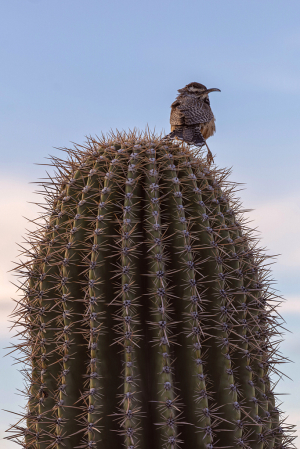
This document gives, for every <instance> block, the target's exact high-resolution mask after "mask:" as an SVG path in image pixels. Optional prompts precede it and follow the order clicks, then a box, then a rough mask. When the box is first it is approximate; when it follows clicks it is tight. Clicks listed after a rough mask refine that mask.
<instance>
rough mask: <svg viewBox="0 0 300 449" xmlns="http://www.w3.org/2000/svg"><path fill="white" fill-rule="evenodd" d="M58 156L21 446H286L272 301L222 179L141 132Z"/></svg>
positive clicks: (26, 330)
mask: <svg viewBox="0 0 300 449" xmlns="http://www.w3.org/2000/svg"><path fill="white" fill-rule="evenodd" d="M65 151H67V155H68V159H67V160H66V161H64V160H61V159H58V158H53V159H52V164H53V165H54V166H55V167H56V177H55V178H50V179H49V181H48V182H45V183H44V184H43V185H44V189H45V194H44V196H45V200H46V206H45V214H44V217H43V218H44V220H43V221H42V222H41V224H40V227H39V229H38V230H37V231H35V232H33V233H32V234H31V235H30V238H29V242H30V249H29V250H28V253H27V255H29V258H27V259H26V261H25V262H22V263H21V264H20V265H19V266H18V267H17V269H16V271H17V272H18V273H19V274H20V275H21V276H22V277H24V276H25V282H24V280H23V281H22V285H21V288H22V290H23V292H24V296H23V297H22V299H21V300H20V301H18V302H17V308H16V310H15V312H14V315H15V317H16V323H17V324H19V325H22V328H21V329H22V330H21V332H20V334H19V338H21V341H20V340H19V342H18V343H17V344H16V345H15V349H16V350H18V351H21V352H22V353H23V358H22V361H23V363H24V364H25V367H24V371H23V372H24V374H25V378H26V392H25V393H26V395H27V396H28V404H27V409H26V412H25V414H24V416H23V418H22V420H21V421H19V422H18V423H17V424H16V425H14V426H12V428H11V431H12V435H11V436H9V437H8V438H10V439H13V440H14V441H16V442H19V443H20V444H21V445H22V446H23V447H25V448H28V449H29V448H30V449H35V448H38V449H46V448H47V449H48V448H53V447H56V448H58V449H65V448H67V449H71V448H97V449H112V448H114V449H115V448H116V449H117V448H121V447H125V448H127V449H135V448H138V447H139V448H141V449H150V448H151V449H161V448H166V449H175V448H177V447H183V448H184V447H185V448H195V449H196V448H197V449H212V448H215V447H219V448H224V447H242V448H253V449H254V448H255V449H263V448H268V449H272V448H274V449H275V448H277V449H279V448H288V447H292V446H293V443H292V441H293V438H294V437H293V436H292V435H293V426H289V425H287V424H286V423H285V419H284V418H283V417H282V413H281V411H280V410H279V409H278V407H277V404H276V403H275V394H274V382H273V381H272V379H273V378H272V377H271V375H272V374H273V373H275V374H276V373H278V372H279V370H278V363H282V361H283V360H284V359H283V357H282V356H281V355H280V353H279V352H278V341H279V339H280V325H281V320H280V317H279V315H278V314H277V312H276V306H277V305H278V304H279V303H280V302H281V298H278V297H277V295H276V294H275V292H274V291H273V290H272V288H271V278H270V273H269V268H268V261H269V260H268V257H267V256H266V254H265V253H264V252H263V251H262V250H260V249H259V247H258V244H257V239H256V238H255V235H254V234H253V232H252V231H251V229H249V228H248V225H247V222H246V221H245V219H244V218H243V213H242V212H243V211H242V210H241V205H240V202H239V200H238V199H236V198H235V196H234V195H235V190H236V188H237V186H236V185H235V184H233V183H230V182H229V181H228V180H227V177H228V174H229V171H228V170H220V169H217V168H216V167H214V168H211V167H209V166H208V165H207V163H206V162H205V160H204V158H203V157H202V155H201V152H199V150H193V149H191V148H188V147H186V146H185V145H184V144H177V143H176V142H175V143H168V144H166V142H165V141H163V140H162V139H161V138H160V137H157V136H155V135H151V134H149V133H145V134H138V133H136V132H132V133H129V134H126V133H117V134H116V135H113V134H111V135H110V137H109V138H105V137H103V138H101V139H98V138H97V140H94V139H92V138H89V139H88V141H87V143H86V145H84V146H75V147H74V148H73V149H71V150H65Z"/></svg>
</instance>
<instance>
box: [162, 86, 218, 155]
mask: <svg viewBox="0 0 300 449" xmlns="http://www.w3.org/2000/svg"><path fill="white" fill-rule="evenodd" d="M212 91H219V89H207V88H206V86H204V85H203V84H200V83H190V84H187V85H186V86H185V87H184V88H183V89H179V90H178V92H179V95H178V96H177V98H176V100H175V101H174V102H173V103H172V104H171V116H170V124H171V133H170V134H169V135H168V137H169V138H178V139H180V140H183V141H184V142H186V143H188V144H193V145H196V146H200V147H201V146H203V145H205V143H206V142H205V141H206V139H208V137H210V136H212V135H213V134H214V132H215V130H216V126H215V117H214V114H213V112H212V110H211V107H210V102H209V98H208V93H209V92H212Z"/></svg>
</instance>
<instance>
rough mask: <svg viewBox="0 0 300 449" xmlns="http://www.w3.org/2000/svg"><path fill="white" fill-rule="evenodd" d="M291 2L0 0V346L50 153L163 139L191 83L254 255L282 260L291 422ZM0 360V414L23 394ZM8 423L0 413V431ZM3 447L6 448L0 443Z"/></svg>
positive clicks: (295, 164) (299, 302) (294, 295)
mask: <svg viewBox="0 0 300 449" xmlns="http://www.w3.org/2000/svg"><path fill="white" fill-rule="evenodd" d="M299 25H300V2H299V0H280V1H279V0H277V1H276V0H259V1H257V0H248V1H246V0H210V1H205V2H204V1H202V0H197V1H193V0H186V1H185V2H183V1H182V0H181V1H179V0H172V1H171V0H151V1H150V0H148V1H143V0H126V1H124V0H123V1H122V0H109V1H106V2H103V1H101V0H84V1H83V0H0V61H1V70H0V117H1V118H0V151H1V166H0V182H1V192H2V195H1V199H0V202H1V206H0V207H1V211H2V213H3V218H2V220H1V221H0V229H1V230H0V233H1V244H2V253H1V254H0V269H1V277H0V280H1V285H2V290H1V295H0V312H1V313H2V315H1V319H0V324H1V332H0V344H1V347H3V346H6V345H7V342H8V334H7V331H6V327H5V326H6V325H5V319H6V315H7V312H8V311H9V309H10V308H11V304H12V303H11V302H10V300H9V297H10V296H12V295H13V294H14V289H13V288H12V287H10V286H9V284H8V281H9V280H10V279H11V277H10V275H9V274H7V273H6V270H8V269H10V268H12V264H11V263H10V260H12V259H13V258H15V256H16V254H17V248H16V245H15V244H14V242H20V241H21V234H22V232H23V230H24V229H25V226H26V223H25V220H24V219H23V218H22V215H27V216H28V217H30V218H34V217H35V215H36V210H35V209H34V207H33V206H31V205H28V204H27V203H26V201H30V200H32V194H31V191H32V190H33V187H32V186H30V185H29V184H28V183H29V182H30V181H35V180H36V179H37V178H38V177H42V176H43V175H44V167H41V166H36V165H34V163H36V162H38V163H41V162H43V161H44V157H45V156H47V155H48V154H58V153H59V152H58V150H56V149H55V148H54V147H64V146H68V145H70V141H74V142H78V143H82V142H83V141H84V138H85V136H86V135H95V134H100V133H101V132H104V133H106V132H107V131H109V130H110V129H111V128H112V129H115V128H118V129H128V128H133V127H138V128H140V129H144V128H145V126H146V124H148V125H149V126H150V128H151V129H153V128H154V127H155V128H156V130H157V131H158V132H160V131H161V130H163V129H165V130H166V131H167V130H168V129H169V111H170V104H171V102H172V101H173V100H174V98H175V96H176V91H177V89H178V88H180V87H183V86H184V85H185V84H187V83H189V82H191V81H198V82H200V83H203V84H205V85H207V86H208V87H218V88H220V89H221V91H222V92H221V93H213V94H211V104H212V108H213V111H214V113H215V116H216V120H217V122H216V123H217V134H216V135H215V136H214V137H213V138H211V139H210V142H209V143H210V147H211V150H212V151H213V153H214V154H217V156H216V162H217V164H218V165H220V166H227V167H231V166H232V167H233V174H232V176H231V179H232V180H234V181H238V182H244V183H246V184H247V190H246V191H244V192H242V193H241V196H242V199H243V201H244V204H245V207H246V208H253V209H255V211H254V212H253V213H252V215H251V214H250V216H252V218H253V219H254V225H255V226H258V227H259V229H260V230H261V231H262V235H263V239H262V242H263V245H266V246H267V247H268V248H269V250H270V251H269V252H270V253H272V254H278V253H281V254H282V256H281V257H279V260H278V263H277V265H276V267H274V276H275V278H276V279H277V280H278V285H277V286H278V289H279V290H280V291H281V292H282V294H283V295H285V296H286V297H287V299H288V303H287V305H286V306H285V308H284V309H283V314H284V317H285V318H286V321H287V327H288V328H289V329H291V330H292V331H293V332H294V334H293V335H290V336H288V339H287V341H286V342H285V343H284V345H283V346H282V350H283V351H284V352H285V353H287V354H288V356H290V357H291V358H292V359H293V360H295V362H296V363H295V364H294V365H289V366H286V369H285V371H286V373H287V374H289V375H290V376H292V377H293V378H294V382H293V383H292V382H284V383H281V384H280V388H279V390H280V391H287V392H289V393H292V395H291V396H290V397H289V396H285V397H284V401H285V405H284V406H283V408H284V410H286V411H287V412H290V415H291V421H293V422H298V424H300V418H299V416H300V406H299V403H300V377H299V371H300V357H299V355H298V354H299V352H300V351H299V349H300V340H299V339H300V332H299V330H298V327H299V322H300V295H299V287H300V282H299V265H300V256H299V254H300V251H299V237H298V234H299V228H300V194H299V191H300V189H299V187H300V177H299V167H300V157H299V154H300V152H299V142H300V126H299V118H300V57H299V56H300V27H299ZM11 363H12V361H11V359H5V360H4V361H3V360H2V366H3V369H1V370H0V385H1V387H0V397H1V401H2V402H3V404H1V405H2V407H1V408H14V409H15V410H17V404H21V403H22V398H20V397H18V396H15V395H14V388H15V387H16V388H21V385H22V383H21V376H20V375H19V373H18V372H17V371H16V367H11ZM9 420H10V417H8V416H7V414H2V412H1V419H0V422H1V429H0V430H1V431H2V429H4V428H5V427H7V424H8V422H9ZM1 444H2V446H1V447H3V448H5V449H6V448H10V447H11V448H12V447H13V444H11V443H4V442H1Z"/></svg>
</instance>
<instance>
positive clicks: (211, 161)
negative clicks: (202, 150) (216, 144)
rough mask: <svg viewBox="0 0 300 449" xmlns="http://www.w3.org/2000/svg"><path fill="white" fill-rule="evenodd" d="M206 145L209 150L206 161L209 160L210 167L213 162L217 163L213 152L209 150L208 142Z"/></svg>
mask: <svg viewBox="0 0 300 449" xmlns="http://www.w3.org/2000/svg"><path fill="white" fill-rule="evenodd" d="M205 145H206V148H207V155H206V160H207V163H208V165H210V164H211V163H213V162H215V161H214V158H213V155H212V152H211V151H210V149H209V148H208V145H207V143H206V142H205Z"/></svg>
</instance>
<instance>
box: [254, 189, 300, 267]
mask: <svg viewBox="0 0 300 449" xmlns="http://www.w3.org/2000/svg"><path fill="white" fill-rule="evenodd" d="M256 202H257V200H256ZM246 216H247V217H248V218H249V219H250V220H251V221H252V223H251V227H253V228H254V227H258V231H259V236H260V238H261V243H262V246H266V247H267V248H268V249H269V251H268V252H269V253H270V254H271V253H273V254H280V256H279V258H278V264H280V266H281V267H282V268H287V267H292V268H295V267H299V265H300V251H299V244H298V242H297V239H296V236H297V235H298V232H299V229H300V196H299V195H294V196H290V197H289V198H279V199H275V200H273V201H268V202H264V201H261V202H260V203H259V204H258V206H257V207H256V209H255V210H253V211H251V212H250V213H247V214H246Z"/></svg>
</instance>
